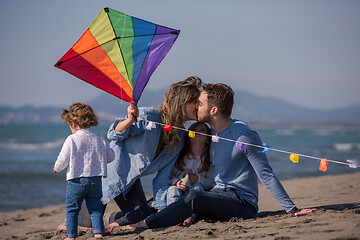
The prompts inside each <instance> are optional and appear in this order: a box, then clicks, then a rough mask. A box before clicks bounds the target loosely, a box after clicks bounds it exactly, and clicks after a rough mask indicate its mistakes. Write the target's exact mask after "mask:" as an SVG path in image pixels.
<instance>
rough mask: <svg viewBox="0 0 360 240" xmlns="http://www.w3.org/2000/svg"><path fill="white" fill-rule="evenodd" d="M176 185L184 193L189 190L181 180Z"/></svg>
mask: <svg viewBox="0 0 360 240" xmlns="http://www.w3.org/2000/svg"><path fill="white" fill-rule="evenodd" d="M175 185H176V187H177V188H178V189H180V190H181V191H183V192H185V191H186V190H187V189H188V187H187V186H186V185H185V183H184V182H183V181H181V180H179V181H177V182H176V184H175Z"/></svg>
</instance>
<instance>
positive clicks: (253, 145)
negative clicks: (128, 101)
mask: <svg viewBox="0 0 360 240" xmlns="http://www.w3.org/2000/svg"><path fill="white" fill-rule="evenodd" d="M138 120H144V121H146V122H153V123H155V124H158V125H160V126H166V124H164V123H159V122H154V121H149V120H145V119H141V118H138ZM172 128H174V129H177V130H181V131H186V132H189V131H191V130H189V129H185V128H181V127H176V126H172ZM193 132H195V133H196V134H199V135H204V136H208V137H212V136H213V135H211V134H207V133H201V132H196V131H193ZM218 138H219V139H222V140H225V141H229V142H234V143H242V144H244V145H248V146H252V147H257V148H263V149H265V147H264V146H260V145H256V144H252V143H246V142H240V141H236V140H233V139H228V138H223V137H218ZM266 148H267V149H269V150H272V151H275V152H281V153H286V154H293V152H289V151H285V150H281V149H276V148H271V147H266ZM298 155H299V156H301V157H305V158H311V159H316V160H321V159H322V158H320V157H314V156H310V155H305V154H298ZM327 161H328V162H332V163H337V164H342V165H347V166H350V165H351V164H350V163H345V162H341V161H336V160H331V159H327Z"/></svg>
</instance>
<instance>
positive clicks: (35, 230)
mask: <svg viewBox="0 0 360 240" xmlns="http://www.w3.org/2000/svg"><path fill="white" fill-rule="evenodd" d="M321 174H322V173H319V175H321ZM282 183H283V185H284V187H285V189H286V191H287V192H288V193H289V195H290V197H291V198H292V200H293V201H294V202H295V204H296V205H297V206H298V208H316V209H317V210H316V211H315V212H312V213H310V214H309V215H307V216H300V217H295V216H292V215H290V214H286V213H285V212H284V211H283V210H282V208H281V207H280V205H279V204H278V203H277V202H276V201H275V200H274V199H273V197H272V196H271V195H270V193H269V192H268V191H267V190H266V189H265V188H264V187H263V186H262V185H261V184H260V186H259V192H260V196H259V206H260V210H259V213H258V214H257V216H256V218H255V219H249V220H242V219H232V220H231V221H229V222H209V221H199V222H197V223H196V224H194V225H192V226H190V227H178V226H174V227H168V228H161V229H153V230H151V229H147V230H136V231H131V230H128V231H122V232H118V233H116V234H112V235H109V234H107V235H106V236H105V237H104V239H193V238H196V239H206V238H212V239H235V238H242V239H360V172H357V173H354V174H344V175H334V176H333V175H326V176H321V177H312V178H303V179H295V180H288V181H282ZM115 210H117V207H116V206H115V204H114V203H110V204H109V206H108V208H107V211H115ZM64 218H65V205H60V206H52V207H44V208H34V209H28V210H19V211H15V212H5V213H0V239H64V238H65V237H66V234H65V232H63V231H57V230H56V228H57V226H58V225H59V224H60V223H62V221H63V220H64ZM78 239H95V238H93V236H92V234H91V233H90V232H80V236H79V237H78Z"/></svg>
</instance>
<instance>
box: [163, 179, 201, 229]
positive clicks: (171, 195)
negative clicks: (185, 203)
mask: <svg viewBox="0 0 360 240" xmlns="http://www.w3.org/2000/svg"><path fill="white" fill-rule="evenodd" d="M194 190H195V191H205V190H204V187H203V185H202V184H201V183H198V182H197V183H194V184H193V185H191V187H190V188H189V189H188V190H186V192H185V193H189V192H190V191H194ZM185 193H183V192H182V191H181V190H180V189H179V188H178V187H177V186H171V187H169V189H168V192H167V195H166V201H167V206H169V205H170V204H172V203H174V202H176V201H177V200H179V199H180V198H181V196H183V195H184V194H185ZM196 218H197V216H196V214H195V213H194V214H192V215H191V217H190V219H191V221H192V222H193V223H194V222H195V221H196Z"/></svg>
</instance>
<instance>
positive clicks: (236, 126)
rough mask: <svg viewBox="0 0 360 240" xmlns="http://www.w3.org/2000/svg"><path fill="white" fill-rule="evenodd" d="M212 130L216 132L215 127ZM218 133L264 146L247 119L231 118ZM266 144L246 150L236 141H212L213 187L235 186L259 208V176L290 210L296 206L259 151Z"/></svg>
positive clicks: (243, 197) (240, 193) (275, 196)
mask: <svg viewBox="0 0 360 240" xmlns="http://www.w3.org/2000/svg"><path fill="white" fill-rule="evenodd" d="M212 134H216V133H215V131H214V130H212ZM217 135H218V136H219V137H222V138H227V139H232V140H235V141H239V142H244V143H251V144H255V145H260V146H262V141H261V139H260V136H259V135H258V134H257V133H256V132H255V131H253V130H251V129H250V128H249V127H248V126H247V125H246V124H245V123H244V122H242V121H238V120H232V122H231V123H230V124H229V126H228V127H227V128H226V129H224V130H223V131H222V132H220V133H217ZM262 150H263V148H259V147H254V146H249V145H244V149H243V151H240V149H239V148H238V147H237V145H236V144H234V142H230V141H226V140H221V139H220V141H219V142H212V143H211V144H210V156H211V160H212V162H213V165H214V168H213V172H212V175H213V177H214V187H213V188H219V189H233V190H234V192H235V194H236V195H237V196H238V197H240V198H242V199H244V200H246V201H247V202H249V203H251V204H252V205H253V206H254V207H255V208H256V210H258V178H257V177H259V179H260V180H261V182H262V183H263V184H264V186H265V187H266V188H267V190H268V191H269V192H270V193H271V194H272V196H273V197H274V198H275V199H276V200H277V201H278V203H279V204H280V205H281V206H282V207H283V208H284V209H285V210H286V212H290V211H291V210H293V209H294V208H295V207H296V206H295V204H294V203H293V202H292V201H291V199H290V197H289V196H288V194H287V193H286V191H285V189H284V188H283V186H282V184H281V183H280V181H279V180H278V178H277V177H276V175H275V173H274V172H273V170H272V168H271V167H270V165H269V162H268V160H267V157H266V154H265V153H258V151H262Z"/></svg>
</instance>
